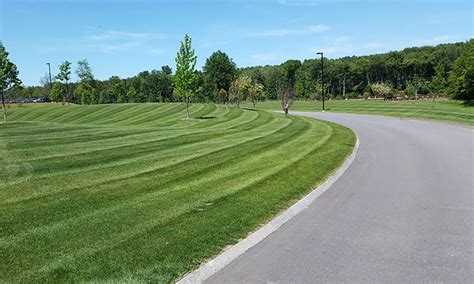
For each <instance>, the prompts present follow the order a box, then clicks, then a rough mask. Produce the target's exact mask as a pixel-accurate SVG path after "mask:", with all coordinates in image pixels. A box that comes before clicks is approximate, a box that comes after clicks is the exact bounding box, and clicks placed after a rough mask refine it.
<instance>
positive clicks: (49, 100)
mask: <svg viewBox="0 0 474 284" xmlns="http://www.w3.org/2000/svg"><path fill="white" fill-rule="evenodd" d="M36 102H37V103H50V102H52V101H51V99H49V98H39V99H37V100H36Z"/></svg>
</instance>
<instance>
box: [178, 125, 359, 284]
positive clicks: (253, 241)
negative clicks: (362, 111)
mask: <svg viewBox="0 0 474 284" xmlns="http://www.w3.org/2000/svg"><path fill="white" fill-rule="evenodd" d="M354 135H355V136H356V143H355V145H354V149H352V153H351V154H350V155H349V156H348V157H347V158H346V159H345V160H344V163H343V164H342V166H341V167H339V169H337V170H336V171H335V172H334V173H333V174H331V175H330V176H329V177H328V178H327V179H326V180H325V181H324V182H323V183H322V184H320V185H319V186H318V187H316V188H315V189H313V190H312V191H311V192H310V193H308V194H307V195H306V196H305V197H303V198H302V199H300V200H299V201H298V202H296V203H295V204H293V205H292V206H291V207H289V208H288V209H286V210H285V211H283V212H282V213H280V214H278V215H277V216H276V217H275V218H273V219H272V220H271V221H269V222H268V223H266V224H265V225H263V226H262V227H260V228H259V229H257V230H256V231H254V232H252V233H250V234H249V235H248V236H247V237H245V238H244V239H242V240H241V241H239V242H238V243H236V244H234V245H232V246H229V247H227V248H225V249H224V250H223V251H222V252H221V253H219V255H217V256H216V257H214V258H212V259H211V260H209V261H207V262H206V263H204V264H202V265H201V266H199V267H198V268H196V269H195V270H193V271H191V272H189V273H187V274H185V275H184V276H183V277H182V278H180V279H178V280H177V281H176V282H175V283H177V284H189V283H202V282H203V281H205V280H206V279H208V278H209V277H211V276H212V275H213V274H215V273H216V272H218V271H219V270H221V269H222V268H224V267H225V266H227V265H228V264H229V263H231V262H232V261H233V260H235V259H236V258H238V257H239V256H240V255H242V254H244V253H245V252H246V251H247V250H249V249H250V248H252V247H254V246H255V245H257V244H258V243H260V242H261V241H263V240H264V239H265V238H266V237H268V236H269V235H270V234H271V233H273V232H275V231H276V230H278V228H280V227H281V226H282V225H283V224H285V223H286V222H288V221H290V220H291V219H292V218H293V217H295V216H296V215H297V214H299V213H300V212H301V211H303V210H304V209H305V208H307V207H308V206H309V205H310V204H311V203H312V202H313V201H314V200H316V199H317V198H318V197H319V196H320V195H321V194H323V193H324V192H325V191H326V190H328V189H329V188H330V187H331V186H332V185H333V184H334V183H335V182H336V181H337V180H338V179H339V178H340V177H341V176H342V175H343V174H344V173H345V172H346V170H347V169H348V168H349V167H350V166H351V164H352V162H353V161H354V159H355V158H356V156H357V152H358V151H359V137H358V136H357V134H356V133H354Z"/></svg>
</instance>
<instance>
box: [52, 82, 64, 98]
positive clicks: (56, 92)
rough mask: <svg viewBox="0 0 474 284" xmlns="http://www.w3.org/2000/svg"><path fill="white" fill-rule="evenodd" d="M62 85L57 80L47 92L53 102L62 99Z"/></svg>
mask: <svg viewBox="0 0 474 284" xmlns="http://www.w3.org/2000/svg"><path fill="white" fill-rule="evenodd" d="M63 93H64V91H63V85H62V84H61V83H59V82H53V88H52V89H51V91H50V92H49V98H50V99H51V100H52V101H54V102H60V101H61V100H62V99H63Z"/></svg>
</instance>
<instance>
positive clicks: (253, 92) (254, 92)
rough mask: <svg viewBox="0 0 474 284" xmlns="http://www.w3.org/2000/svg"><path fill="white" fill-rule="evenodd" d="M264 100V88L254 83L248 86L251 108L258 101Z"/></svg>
mask: <svg viewBox="0 0 474 284" xmlns="http://www.w3.org/2000/svg"><path fill="white" fill-rule="evenodd" d="M265 98H266V94H265V87H264V86H263V85H262V84H260V83H254V84H252V86H250V91H249V99H250V101H252V104H253V107H255V105H256V104H257V102H259V101H264V100H265Z"/></svg>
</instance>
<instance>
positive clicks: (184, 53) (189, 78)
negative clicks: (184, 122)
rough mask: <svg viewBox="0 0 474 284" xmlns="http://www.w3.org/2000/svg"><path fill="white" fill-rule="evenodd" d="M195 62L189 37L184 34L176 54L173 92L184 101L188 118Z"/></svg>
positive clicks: (194, 75) (194, 86) (194, 84)
mask: <svg viewBox="0 0 474 284" xmlns="http://www.w3.org/2000/svg"><path fill="white" fill-rule="evenodd" d="M196 62H197V56H196V55H195V54H194V49H193V48H192V47H191V38H190V37H189V36H188V35H185V36H184V40H183V41H182V42H181V47H180V48H179V52H178V54H177V55H176V73H175V81H174V86H175V93H176V94H177V95H178V96H180V97H182V98H184V100H185V101H186V114H187V118H188V119H189V103H190V100H191V97H193V96H195V95H196V78H197V76H196V71H195V67H196Z"/></svg>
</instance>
